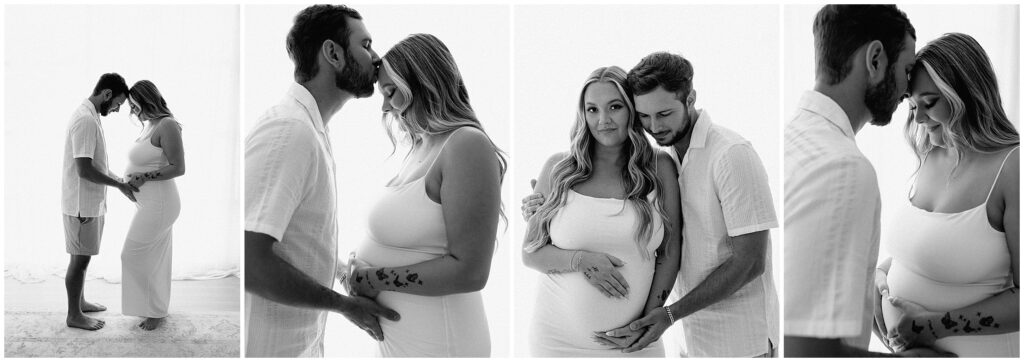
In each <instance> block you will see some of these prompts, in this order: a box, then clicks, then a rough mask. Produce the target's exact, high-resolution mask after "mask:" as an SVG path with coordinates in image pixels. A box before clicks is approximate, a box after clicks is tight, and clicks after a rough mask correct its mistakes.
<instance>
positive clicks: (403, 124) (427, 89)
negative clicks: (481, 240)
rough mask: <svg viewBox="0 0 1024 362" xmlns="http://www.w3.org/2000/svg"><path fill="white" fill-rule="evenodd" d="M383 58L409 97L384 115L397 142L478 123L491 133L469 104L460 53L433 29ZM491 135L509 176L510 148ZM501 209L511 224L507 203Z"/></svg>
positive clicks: (400, 90)
mask: <svg viewBox="0 0 1024 362" xmlns="http://www.w3.org/2000/svg"><path fill="white" fill-rule="evenodd" d="M381 63H382V64H381V68H382V69H383V70H384V71H386V72H388V74H389V75H391V79H392V81H394V83H395V91H396V92H398V93H399V94H401V95H402V96H403V98H404V99H405V102H404V104H400V105H398V107H396V112H388V113H385V114H384V116H383V117H382V122H383V123H384V129H385V131H387V134H388V138H389V139H390V140H391V145H392V146H393V147H394V146H396V144H397V143H398V139H399V137H404V138H405V139H406V140H408V141H409V142H411V143H412V145H414V146H415V145H419V144H420V143H421V142H423V136H424V135H439V134H445V133H448V132H452V131H455V130H457V129H459V128H462V127H473V128H476V129H478V130H480V131H481V132H484V134H485V135H487V131H485V130H484V127H483V125H482V124H480V120H479V119H477V117H476V112H474V111H473V107H471V106H470V104H469V92H468V91H466V84H465V82H463V80H462V74H461V73H459V68H458V66H456V65H455V58H454V57H452V53H451V52H450V51H449V50H448V47H447V46H445V45H444V43H442V42H441V40H440V39H438V38H437V37H435V36H433V35H430V34H413V35H410V36H409V37H407V38H405V39H403V40H402V41H400V42H398V44H395V46H394V47H392V48H391V49H390V50H388V52H387V54H384V58H383V59H382V62H381ZM396 128H398V130H396ZM487 139H488V140H489V141H490V143H491V147H492V148H493V150H494V154H495V155H496V156H497V158H498V163H499V170H500V172H501V176H500V177H501V180H504V178H505V171H506V170H507V169H508V161H507V159H506V156H505V152H504V151H502V150H501V149H500V148H498V145H496V144H494V141H493V140H491V139H490V135H487ZM392 152H393V151H392ZM410 152H411V149H410ZM407 157H408V155H407ZM502 182H503V181H502ZM499 214H500V216H501V219H502V221H503V222H505V223H506V225H507V224H508V219H507V217H506V216H505V210H504V206H502V207H501V210H499Z"/></svg>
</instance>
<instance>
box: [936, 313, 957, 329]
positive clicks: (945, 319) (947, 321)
mask: <svg viewBox="0 0 1024 362" xmlns="http://www.w3.org/2000/svg"><path fill="white" fill-rule="evenodd" d="M940 322H942V326H943V327H946V329H950V328H953V327H956V326H958V325H960V323H957V322H956V321H954V320H953V318H950V317H949V312H946V315H944V316H942V319H941V320H940Z"/></svg>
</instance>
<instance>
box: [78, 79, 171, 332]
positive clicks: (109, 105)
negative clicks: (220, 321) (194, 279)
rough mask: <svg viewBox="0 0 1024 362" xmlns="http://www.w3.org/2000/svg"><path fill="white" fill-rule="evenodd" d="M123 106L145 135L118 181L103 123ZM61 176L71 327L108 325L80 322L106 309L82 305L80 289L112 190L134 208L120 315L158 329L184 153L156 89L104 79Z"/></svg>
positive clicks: (84, 108) (84, 107) (82, 117)
mask: <svg viewBox="0 0 1024 362" xmlns="http://www.w3.org/2000/svg"><path fill="white" fill-rule="evenodd" d="M125 101H127V102H128V103H129V105H130V107H131V116H132V118H135V120H137V121H138V122H139V123H141V124H142V126H143V129H142V133H141V134H140V135H139V138H138V139H136V140H135V142H134V146H132V148H131V150H130V151H129V152H128V169H127V171H126V172H125V174H124V177H121V176H118V175H117V174H116V173H114V172H112V171H110V170H109V169H108V168H107V165H108V164H107V146H106V144H107V143H106V139H105V137H104V133H103V124H102V122H101V119H100V117H101V116H103V117H106V116H107V115H109V114H111V113H115V112H117V111H118V110H120V108H121V105H122V104H124V102H125ZM63 170H64V171H63V187H62V208H63V214H64V237H65V245H66V250H67V253H68V254H70V255H71V260H70V262H69V263H68V270H67V275H66V276H65V278H64V284H65V288H66V289H67V294H68V316H67V325H68V327H73V328H81V329H85V330H98V329H100V328H103V326H104V325H105V322H104V321H103V320H100V319H97V318H92V317H89V316H87V315H85V313H94V312H102V311H105V310H107V307H105V306H103V305H101V304H98V303H91V302H88V301H86V300H85V293H84V291H83V287H84V283H85V274H86V268H87V267H88V266H89V261H90V260H91V259H92V256H93V255H97V254H99V251H100V240H101V238H102V236H103V225H104V221H105V214H106V212H107V202H106V198H107V191H106V189H107V186H111V187H116V188H117V189H118V190H120V191H121V193H123V194H124V195H125V196H126V197H127V198H128V199H129V200H131V201H132V202H133V203H135V206H136V212H135V216H134V217H133V218H132V221H131V224H130V226H129V228H128V235H127V236H126V237H125V243H124V248H123V250H122V251H121V280H122V281H121V303H122V308H123V310H122V313H124V314H126V315H132V316H139V317H143V320H142V321H140V322H139V324H138V327H139V328H141V329H144V330H154V329H156V328H158V327H159V326H160V325H162V324H163V323H164V319H165V318H166V317H167V308H168V305H169V304H170V298H171V236H172V234H171V229H172V227H173V226H174V222H175V220H177V218H178V213H179V212H180V211H181V201H180V200H179V197H178V188H177V186H176V184H175V182H174V178H177V177H179V176H181V175H184V174H185V151H184V147H183V145H182V141H181V126H180V125H179V124H178V121H177V120H175V119H174V115H173V114H171V110H170V109H169V108H168V107H167V102H166V101H165V100H164V97H163V95H161V94H160V91H159V90H158V89H157V88H156V85H154V84H153V82H150V81H148V80H140V81H138V82H136V83H135V84H134V85H132V87H131V88H128V85H127V84H126V83H125V81H124V78H123V77H121V76H120V75H118V74H117V73H107V74H103V75H102V76H101V77H100V79H99V81H98V82H97V83H96V87H95V88H94V89H93V92H92V95H91V96H89V98H88V99H86V100H85V101H83V102H82V104H81V105H80V106H78V109H77V110H76V111H75V113H74V114H73V115H72V117H71V121H70V123H69V124H68V130H67V134H66V137H65V143H64V168H63Z"/></svg>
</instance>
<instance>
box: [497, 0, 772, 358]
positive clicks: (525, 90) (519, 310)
mask: <svg viewBox="0 0 1024 362" xmlns="http://www.w3.org/2000/svg"><path fill="white" fill-rule="evenodd" d="M514 11H515V63H514V64H515V93H514V94H515V108H514V111H515V116H514V117H515V120H516V125H515V143H514V146H515V148H514V154H515V156H516V157H515V158H514V161H513V164H514V166H515V174H514V176H513V178H512V181H514V184H513V187H514V188H515V201H516V205H518V201H519V200H520V199H521V198H522V197H524V196H526V195H528V194H529V193H530V188H529V185H530V184H529V180H530V179H531V178H536V177H537V176H538V174H539V173H540V168H541V166H542V165H543V163H544V161H545V160H547V158H548V157H549V156H550V155H551V154H553V153H555V152H560V151H565V150H566V149H568V145H569V130H570V127H571V125H572V122H573V120H574V118H575V114H576V113H575V112H576V110H575V107H576V104H577V102H578V99H579V94H580V90H581V88H580V86H581V85H582V84H583V81H584V80H585V79H586V77H587V76H588V75H589V74H590V72H591V71H593V70H594V69H596V68H598V67H602V66H608V65H617V66H619V67H621V68H623V69H625V70H626V71H629V69H630V68H632V67H633V66H634V65H636V63H637V62H639V61H640V59H641V58H642V57H643V56H645V55H647V54H649V53H652V52H655V51H669V52H673V53H677V54H681V55H683V56H684V57H686V58H687V59H688V60H690V62H691V63H692V64H693V67H694V74H695V76H694V84H693V87H694V89H695V90H696V91H697V107H699V108H703V109H705V110H707V111H708V112H709V114H710V115H711V117H712V120H713V122H715V123H717V124H720V125H723V126H725V127H727V128H729V129H732V130H734V131H736V132H738V133H739V134H741V135H743V136H744V137H746V138H747V139H748V140H750V141H751V142H752V143H753V145H754V148H755V149H756V151H757V153H758V155H759V156H760V157H761V160H762V161H763V162H764V166H765V168H766V170H767V172H768V176H769V180H770V186H771V189H772V197H773V199H774V200H775V207H776V213H777V214H778V217H779V220H780V222H781V218H782V213H781V205H782V203H781V200H782V197H781V190H782V185H781V174H780V172H781V160H780V157H779V138H780V132H781V129H780V124H781V123H780V120H779V106H778V105H779V97H778V91H779V80H780V77H779V40H778V39H779V8H778V6H771V5H769V6H746V5H745V6H658V5H646V6H600V7H594V6H525V5H524V6H516V7H515V9H514ZM514 226H515V230H516V232H515V237H514V240H512V242H511V244H513V250H514V252H513V253H512V254H513V255H515V262H514V270H515V272H514V281H515V287H516V291H517V297H516V299H515V307H514V311H515V315H516V318H515V325H514V330H515V356H517V357H526V356H529V348H528V344H527V343H528V342H527V332H528V329H529V321H530V318H531V316H532V315H533V308H534V305H533V304H534V296H535V294H536V293H535V292H536V291H535V288H536V282H537V280H538V277H539V276H540V273H538V272H536V271H533V270H532V269H528V268H526V267H524V266H523V265H522V261H521V258H520V250H521V249H520V248H521V247H522V238H523V234H524V230H525V226H526V225H525V222H523V220H522V217H521V216H518V217H516V218H515V224H514ZM771 235H772V259H773V263H774V265H773V268H774V270H773V273H774V277H775V283H776V286H777V287H779V286H780V285H779V280H780V279H781V270H782V268H781V266H782V261H781V259H780V258H781V255H780V250H781V245H782V243H781V239H780V237H779V234H778V230H777V229H773V230H772V232H771ZM684 262H685V261H684ZM780 291H781V289H780ZM780 295H781V292H780ZM678 329H679V327H678V324H677V325H676V326H674V327H673V328H672V329H670V331H669V333H667V334H666V338H664V340H665V341H666V349H667V350H668V352H669V355H670V356H673V355H676V352H675V351H678V349H679V347H678V346H676V344H675V343H668V341H672V340H676V341H679V340H681V336H680V335H679V334H678V333H679V331H678Z"/></svg>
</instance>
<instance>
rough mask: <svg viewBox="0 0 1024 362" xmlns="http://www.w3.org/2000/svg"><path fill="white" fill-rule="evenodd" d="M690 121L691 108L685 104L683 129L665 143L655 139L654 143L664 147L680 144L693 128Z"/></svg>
mask: <svg viewBox="0 0 1024 362" xmlns="http://www.w3.org/2000/svg"><path fill="white" fill-rule="evenodd" d="M690 121H691V120H690V108H689V107H687V106H686V104H683V128H682V129H680V130H678V131H675V133H673V134H671V136H672V137H671V138H669V139H668V140H667V141H665V142H662V141H660V140H658V139H657V138H655V139H654V141H655V142H657V143H658V146H662V147H668V146H672V145H674V144H676V143H678V142H679V141H680V140H682V139H683V137H686V132H687V131H688V130H689V129H690V128H691V127H693V124H691V123H690Z"/></svg>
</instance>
